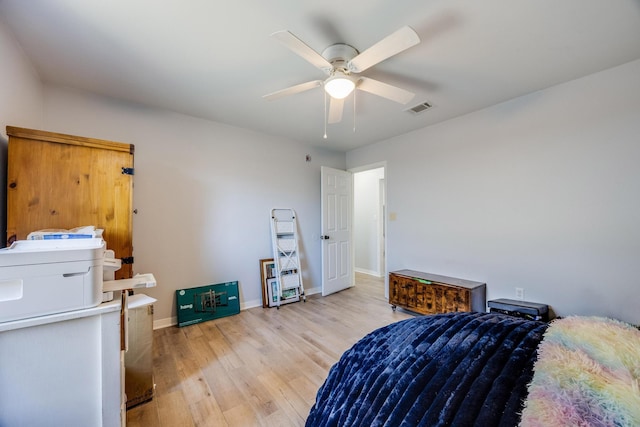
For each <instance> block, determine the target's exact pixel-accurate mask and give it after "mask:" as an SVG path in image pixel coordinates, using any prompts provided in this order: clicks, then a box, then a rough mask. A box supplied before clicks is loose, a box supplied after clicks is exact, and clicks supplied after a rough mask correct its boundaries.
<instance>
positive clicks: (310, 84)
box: [262, 80, 322, 101]
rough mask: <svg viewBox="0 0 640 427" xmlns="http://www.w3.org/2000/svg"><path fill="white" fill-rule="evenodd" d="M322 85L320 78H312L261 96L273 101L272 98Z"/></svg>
mask: <svg viewBox="0 0 640 427" xmlns="http://www.w3.org/2000/svg"><path fill="white" fill-rule="evenodd" d="M321 85H322V80H314V81H312V82H306V83H301V84H299V85H295V86H291V87H288V88H286V89H281V90H279V91H276V92H272V93H269V94H267V95H263V96H262V97H263V98H264V99H266V100H267V101H273V100H274V99H278V98H282V97H283V96H288V95H294V94H296V93H300V92H304V91H306V90H309V89H313V88H316V87H318V86H321Z"/></svg>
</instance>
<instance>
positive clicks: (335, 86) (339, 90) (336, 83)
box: [324, 73, 356, 99]
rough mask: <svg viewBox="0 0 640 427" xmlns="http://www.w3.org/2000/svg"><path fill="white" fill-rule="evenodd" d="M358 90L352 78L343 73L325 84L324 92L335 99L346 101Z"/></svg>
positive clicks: (335, 75) (337, 74)
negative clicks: (345, 99)
mask: <svg viewBox="0 0 640 427" xmlns="http://www.w3.org/2000/svg"><path fill="white" fill-rule="evenodd" d="M355 88H356V84H355V82H354V81H353V79H352V78H350V77H349V76H347V75H346V74H343V73H336V74H334V75H333V76H331V77H329V78H328V79H327V80H326V81H325V82H324V90H325V91H326V92H327V93H328V94H329V96H331V97H332V98H335V99H344V98H346V97H347V96H349V94H351V92H353V90H354V89H355Z"/></svg>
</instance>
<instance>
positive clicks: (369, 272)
mask: <svg viewBox="0 0 640 427" xmlns="http://www.w3.org/2000/svg"><path fill="white" fill-rule="evenodd" d="M355 271H356V273H362V274H368V275H369V276H374V277H383V276H381V275H380V274H379V273H378V272H377V271H373V270H365V269H364V268H356V269H355Z"/></svg>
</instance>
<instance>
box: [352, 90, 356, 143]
mask: <svg viewBox="0 0 640 427" xmlns="http://www.w3.org/2000/svg"><path fill="white" fill-rule="evenodd" d="M356 92H357V91H356V90H354V91H353V133H356Z"/></svg>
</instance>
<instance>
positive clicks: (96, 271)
mask: <svg viewBox="0 0 640 427" xmlns="http://www.w3.org/2000/svg"><path fill="white" fill-rule="evenodd" d="M104 251H105V245H104V241H103V240H102V239H73V240H39V241H38V240H32V241H27V240H20V241H17V242H14V243H13V244H12V245H11V246H10V247H8V248H4V249H0V322H8V321H11V320H18V319H25V318H29V317H36V316H43V315H46V314H53V313H61V312H65V311H71V310H79V309H83V308H89V307H95V306H97V305H98V304H100V303H101V302H102V275H103V264H104Z"/></svg>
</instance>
